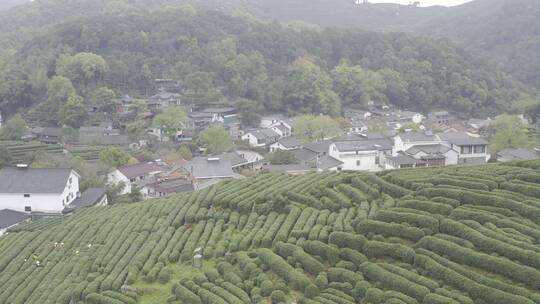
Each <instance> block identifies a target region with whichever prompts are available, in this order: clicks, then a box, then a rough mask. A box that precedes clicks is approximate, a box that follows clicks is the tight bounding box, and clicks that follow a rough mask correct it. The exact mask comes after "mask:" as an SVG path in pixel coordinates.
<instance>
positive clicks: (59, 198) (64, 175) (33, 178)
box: [0, 165, 108, 235]
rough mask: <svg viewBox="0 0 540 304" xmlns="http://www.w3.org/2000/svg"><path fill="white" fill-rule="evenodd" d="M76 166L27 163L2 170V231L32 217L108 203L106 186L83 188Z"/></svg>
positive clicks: (58, 213)
mask: <svg viewBox="0 0 540 304" xmlns="http://www.w3.org/2000/svg"><path fill="white" fill-rule="evenodd" d="M79 179H80V175H79V174H78V173H77V172H76V171H75V170H73V169H35V168H29V167H28V166H26V165H18V166H17V167H8V168H3V169H1V170H0V235H1V234H3V233H5V232H6V230H7V229H9V228H11V227H13V226H15V225H17V224H19V223H21V222H24V221H27V220H29V219H31V218H36V217H38V218H39V217H45V216H60V215H62V214H69V213H71V212H72V211H73V210H75V209H79V208H87V207H92V206H106V205H107V204H108V199H107V194H106V191H105V189H103V188H89V189H86V190H85V191H84V192H82V193H81V192H80V191H79V190H80V188H79Z"/></svg>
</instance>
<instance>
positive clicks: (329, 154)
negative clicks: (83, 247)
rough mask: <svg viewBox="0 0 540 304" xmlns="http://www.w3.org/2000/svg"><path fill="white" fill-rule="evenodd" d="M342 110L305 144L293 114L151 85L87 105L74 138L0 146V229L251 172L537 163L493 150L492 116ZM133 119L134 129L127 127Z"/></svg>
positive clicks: (35, 136)
mask: <svg viewBox="0 0 540 304" xmlns="http://www.w3.org/2000/svg"><path fill="white" fill-rule="evenodd" d="M160 83H162V81H161V82H160ZM141 103H142V104H141ZM141 109H143V110H142V111H141ZM177 109H181V112H178V113H185V115H186V117H184V118H181V117H177V118H176V117H174V116H172V117H171V118H170V119H169V122H168V123H171V120H172V125H175V120H178V121H180V120H181V121H182V122H181V124H178V125H177V126H178V127H174V128H173V129H174V130H172V132H171V130H170V126H166V125H157V124H156V123H155V121H156V119H155V118H156V116H157V115H160V113H168V112H171V113H177V112H176V110H177ZM343 112H344V113H345V114H344V117H343V118H342V122H341V123H340V128H341V129H340V130H339V131H338V132H335V131H336V130H333V131H334V132H333V133H332V132H329V133H328V134H326V135H325V134H324V132H323V133H321V134H322V135H321V137H320V138H319V137H317V138H313V137H306V136H303V135H304V134H302V133H301V132H297V130H295V125H296V122H295V120H296V119H297V118H296V117H289V116H287V115H285V114H283V113H277V114H273V115H266V116H261V117H260V120H259V126H258V127H256V128H253V127H249V126H244V125H243V124H242V123H241V121H242V117H241V116H242V113H239V111H238V110H237V109H236V108H235V107H234V106H232V105H230V104H226V103H213V104H209V105H207V106H205V105H201V103H200V102H199V103H197V102H193V100H190V99H189V98H186V96H185V95H184V94H180V93H173V92H170V91H168V89H167V88H166V87H165V86H160V87H159V88H157V92H156V94H155V95H153V96H151V97H149V98H147V99H145V100H143V101H142V102H141V100H135V99H134V98H131V97H130V96H127V95H124V96H122V97H121V98H119V99H118V100H117V101H116V103H115V105H114V108H113V111H112V112H100V110H99V109H98V108H96V107H89V108H88V109H87V114H88V116H89V117H90V119H88V121H89V122H90V124H87V125H85V126H81V127H80V128H79V129H78V130H76V132H73V130H68V132H66V128H62V127H42V126H39V125H31V127H29V128H28V130H27V131H25V132H24V135H23V136H22V137H21V138H20V140H17V141H4V142H0V145H2V146H4V147H7V151H8V152H10V154H11V155H10V157H11V159H10V160H11V163H10V164H8V166H5V167H4V168H3V169H1V170H0V210H1V211H0V233H2V232H5V231H6V230H7V229H9V228H11V227H13V226H14V225H17V224H18V223H20V222H23V221H26V220H29V219H31V218H40V217H44V216H62V215H66V214H70V213H71V212H72V211H73V210H75V209H77V208H87V207H92V206H105V205H107V204H109V202H111V201H116V200H119V201H122V199H121V198H130V199H131V201H137V200H141V199H142V200H146V199H150V198H159V197H165V196H169V195H173V194H176V193H182V192H190V191H194V190H200V189H205V188H207V187H210V186H211V185H214V184H216V183H219V182H221V181H224V180H230V179H241V178H244V177H245V176H249V175H251V174H253V173H256V172H283V173H287V174H306V173H309V172H321V171H370V172H378V171H382V170H393V169H404V168H420V167H437V166H449V165H469V164H470V165H478V164H485V163H487V162H493V161H512V160H527V159H535V158H540V150H538V149H537V148H536V149H535V148H532V149H503V150H500V151H497V153H496V154H493V153H492V152H491V151H490V148H489V146H490V143H489V141H488V138H487V135H488V134H487V132H488V127H489V126H490V124H492V123H493V122H494V121H495V119H496V118H494V119H490V118H485V119H484V118H483V119H468V120H463V119H459V118H458V117H456V116H454V115H452V114H451V113H449V112H448V111H445V110H439V111H433V112H430V113H419V112H413V111H407V110H403V109H397V108H395V107H393V106H392V105H386V104H383V105H380V104H379V105H377V104H370V105H369V106H367V107H366V108H365V109H345V110H344V111H343ZM178 115H181V114H178ZM314 117H315V119H316V116H314ZM134 121H136V122H137V123H140V124H141V125H142V131H140V130H139V131H138V132H133V131H132V130H130V128H132V126H133V122H134ZM343 121H344V123H343ZM0 123H1V120H0ZM164 124H165V123H164ZM321 128H323V127H321ZM208 129H213V130H219V131H221V132H223V133H219V134H225V137H229V138H226V139H225V140H226V142H230V143H231V144H227V145H226V147H223V148H224V149H219V148H218V149H209V148H208V147H206V146H203V145H201V141H200V140H197V139H198V138H200V137H201V134H202V133H203V132H205V130H208ZM312 131H313V130H312ZM304 132H305V130H304ZM219 136H222V135H219ZM309 139H311V140H309ZM182 149H183V150H184V152H183V153H180V150H182ZM163 150H164V151H166V153H163V152H162V151H163ZM214 150H215V151H214ZM36 151H37V152H36ZM103 151H113V152H114V153H112V152H111V153H112V154H113V157H114V154H115V153H121V154H123V155H127V156H128V157H129V161H127V162H126V161H124V162H119V163H117V165H116V166H115V165H112V164H111V163H109V164H108V165H103V162H104V161H103V159H102V158H103V155H104V153H103ZM150 151H153V152H154V153H151V152H150ZM171 151H173V152H172V153H171ZM185 151H188V152H187V153H186V152H185ZM217 151H219V153H216V152H217ZM156 152H157V153H156ZM36 154H39V155H48V154H51V155H56V157H57V158H58V157H60V158H62V157H65V155H71V157H75V158H76V159H77V160H79V161H82V162H84V163H85V164H88V165H89V166H90V167H97V168H98V169H96V174H97V175H98V178H99V180H100V181H102V184H101V185H100V187H96V186H95V185H92V186H84V187H83V185H82V184H83V182H82V181H81V180H83V179H85V176H84V173H83V172H77V168H74V167H67V168H66V167H65V165H64V166H63V165H56V167H54V166H50V165H45V166H34V162H36V161H35V159H36ZM149 155H150V156H149ZM33 161H34V162H33ZM59 163H60V164H62V162H59ZM57 164H58V162H57ZM98 164H99V165H98ZM84 184H85V185H86V184H87V183H84ZM108 196H113V197H108ZM128 201H129V200H128Z"/></svg>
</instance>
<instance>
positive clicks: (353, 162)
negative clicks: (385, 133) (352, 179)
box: [328, 139, 392, 172]
mask: <svg viewBox="0 0 540 304" xmlns="http://www.w3.org/2000/svg"><path fill="white" fill-rule="evenodd" d="M391 151H392V143H391V142H390V140H387V139H361V140H354V141H336V142H334V143H332V144H331V145H330V147H329V152H328V154H329V155H330V156H331V157H333V158H335V159H337V160H338V161H340V162H342V163H343V165H341V166H340V169H342V170H353V171H374V172H376V171H381V170H382V169H383V168H384V163H385V159H386V157H387V156H390V155H391Z"/></svg>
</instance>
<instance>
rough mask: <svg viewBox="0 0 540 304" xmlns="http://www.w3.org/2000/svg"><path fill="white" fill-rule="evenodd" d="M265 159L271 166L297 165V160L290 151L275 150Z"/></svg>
mask: <svg viewBox="0 0 540 304" xmlns="http://www.w3.org/2000/svg"><path fill="white" fill-rule="evenodd" d="M267 159H268V160H269V161H270V164H272V165H288V164H297V163H298V160H297V159H296V156H294V154H293V153H292V152H291V151H284V150H277V151H276V152H274V153H271V154H269V155H268V157H267Z"/></svg>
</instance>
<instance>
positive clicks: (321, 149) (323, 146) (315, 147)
mask: <svg viewBox="0 0 540 304" xmlns="http://www.w3.org/2000/svg"><path fill="white" fill-rule="evenodd" d="M331 144H332V141H330V140H323V141H318V142H314V143H310V144H307V145H304V147H305V148H306V149H308V150H310V151H313V152H316V153H319V154H321V153H328V149H329V148H330V145H331Z"/></svg>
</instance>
